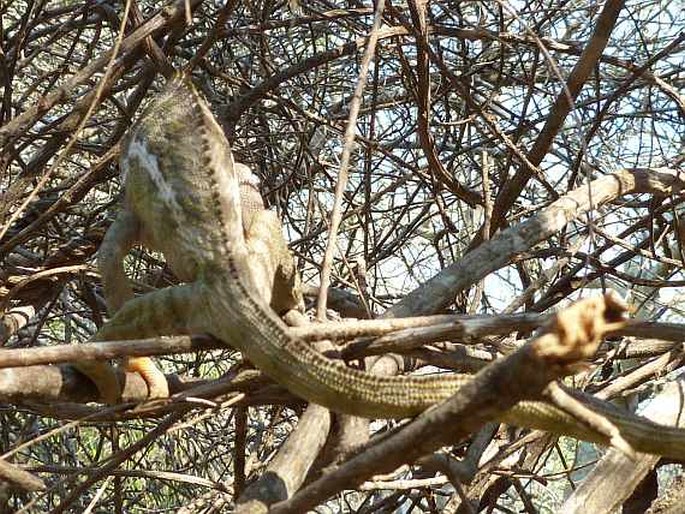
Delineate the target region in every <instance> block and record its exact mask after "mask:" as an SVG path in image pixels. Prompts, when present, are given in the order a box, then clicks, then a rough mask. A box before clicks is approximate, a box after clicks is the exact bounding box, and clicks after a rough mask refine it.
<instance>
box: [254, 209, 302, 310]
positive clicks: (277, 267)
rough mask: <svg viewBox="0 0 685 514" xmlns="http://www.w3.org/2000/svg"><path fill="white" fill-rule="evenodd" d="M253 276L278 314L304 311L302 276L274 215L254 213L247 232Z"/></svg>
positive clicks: (267, 212)
mask: <svg viewBox="0 0 685 514" xmlns="http://www.w3.org/2000/svg"><path fill="white" fill-rule="evenodd" d="M245 244H246V245H247V249H248V252H249V254H250V262H251V266H250V272H251V273H252V275H253V280H254V282H255V286H256V288H257V290H258V292H259V293H260V295H261V296H262V298H263V299H264V301H265V302H266V303H269V304H270V305H271V308H272V309H273V310H274V311H276V313H278V314H281V315H282V314H285V313H286V312H288V311H290V310H298V311H304V300H303V298H302V288H301V284H300V274H299V273H298V272H297V268H295V263H294V262H293V256H292V254H291V253H290V250H289V248H288V244H287V243H286V242H285V238H284V237H283V231H282V228H281V222H280V221H279V220H278V216H276V214H275V213H274V212H272V211H267V210H262V211H258V212H255V213H252V216H251V219H250V221H249V225H248V226H247V227H246V228H245Z"/></svg>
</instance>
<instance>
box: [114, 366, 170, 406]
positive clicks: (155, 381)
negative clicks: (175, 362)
mask: <svg viewBox="0 0 685 514" xmlns="http://www.w3.org/2000/svg"><path fill="white" fill-rule="evenodd" d="M124 368H125V369H126V371H133V372H135V373H138V374H139V375H140V376H141V377H143V380H145V383H146V384H147V389H148V398H151V399H154V398H168V397H169V385H168V384H167V381H166V376H164V373H162V371H161V370H160V369H159V368H158V367H157V366H156V365H155V363H154V362H153V361H152V359H150V358H149V357H131V358H129V359H126V361H125V362H124Z"/></svg>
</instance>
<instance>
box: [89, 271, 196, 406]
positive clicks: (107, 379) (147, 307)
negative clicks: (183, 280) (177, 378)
mask: <svg viewBox="0 0 685 514" xmlns="http://www.w3.org/2000/svg"><path fill="white" fill-rule="evenodd" d="M199 290H200V287H199V286H198V285H197V284H186V285H181V286H174V287H168V288H165V289H160V290H159V291H154V292H152V293H147V294H145V295H143V296H140V297H138V298H134V299H133V300H130V301H128V302H126V303H125V304H124V306H123V307H122V308H121V309H120V310H119V311H118V312H117V313H116V314H115V315H114V317H113V318H112V319H111V320H110V321H109V322H108V323H106V324H105V325H104V326H103V327H102V328H101V329H100V330H99V331H98V332H97V334H95V336H94V338H93V341H112V340H122V339H124V340H125V339H141V338H146V337H155V336H160V335H175V334H185V333H188V332H189V331H190V329H191V327H192V326H193V325H192V320H193V316H195V315H196V313H197V312H202V311H201V309H202V308H203V307H202V306H201V305H200V300H201V298H202V297H201V295H200V292H199ZM75 367H76V368H77V369H78V370H79V371H81V372H83V373H84V374H85V375H87V376H88V377H89V378H90V379H91V380H92V381H93V382H94V383H95V385H96V386H97V388H98V391H99V392H100V395H101V396H102V398H103V399H104V400H105V401H106V402H107V403H116V402H118V401H119V400H120V398H121V385H120V384H119V381H118V380H117V375H116V372H115V370H114V369H113V368H112V367H111V366H110V365H109V364H107V363H105V362H96V361H81V362H78V363H75ZM124 367H125V368H126V369H127V370H128V371H135V372H138V373H140V375H141V376H142V377H143V378H144V379H145V382H146V383H147V384H148V389H149V396H150V397H151V398H164V397H167V396H169V389H168V385H167V381H166V377H165V376H164V374H163V373H162V372H161V371H160V370H159V369H158V368H157V367H156V366H154V364H153V363H152V361H151V359H149V358H140V357H137V358H132V359H127V361H125V362H124ZM153 388H154V389H153Z"/></svg>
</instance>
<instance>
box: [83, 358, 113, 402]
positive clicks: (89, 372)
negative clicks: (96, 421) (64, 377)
mask: <svg viewBox="0 0 685 514" xmlns="http://www.w3.org/2000/svg"><path fill="white" fill-rule="evenodd" d="M74 367H75V368H76V369H77V370H78V371H79V372H80V373H82V374H84V375H85V376H87V377H88V378H89V379H90V381H91V382H93V383H94V384H95V386H96V387H97V388H98V392H99V393H100V397H101V399H102V401H103V402H105V403H107V404H109V405H115V404H117V403H119V402H120V401H121V384H120V383H119V378H118V377H117V372H116V370H115V369H114V368H113V367H112V366H110V365H109V364H107V363H106V362H101V361H81V362H76V363H74Z"/></svg>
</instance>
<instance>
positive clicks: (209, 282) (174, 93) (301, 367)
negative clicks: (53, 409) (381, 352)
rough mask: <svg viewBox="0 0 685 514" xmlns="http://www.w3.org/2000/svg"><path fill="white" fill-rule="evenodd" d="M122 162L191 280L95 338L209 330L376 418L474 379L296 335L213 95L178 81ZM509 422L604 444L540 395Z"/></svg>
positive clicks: (679, 446) (136, 214) (115, 273)
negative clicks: (361, 355) (319, 348)
mask: <svg viewBox="0 0 685 514" xmlns="http://www.w3.org/2000/svg"><path fill="white" fill-rule="evenodd" d="M122 167H123V171H124V173H125V174H126V189H127V193H126V197H127V206H128V207H127V210H126V213H127V214H124V216H132V217H133V218H134V219H135V225H136V227H142V228H137V229H136V237H135V238H133V239H135V240H141V241H143V242H145V243H146V244H149V245H150V246H152V247H154V248H156V249H158V250H160V251H161V252H163V253H164V255H165V256H166V259H167V261H168V262H169V265H170V266H171V268H172V270H173V271H174V273H176V274H177V275H178V277H179V278H180V279H181V280H184V281H185V282H187V283H186V284H185V285H180V286H175V287H170V288H167V289H162V290H159V291H156V292H153V293H149V294H146V295H143V296H141V297H139V298H136V299H133V300H130V301H128V302H126V303H125V304H123V305H122V303H123V300H125V298H117V299H113V300H112V305H113V306H114V307H115V308H114V309H112V310H113V311H116V315H115V316H114V317H113V319H112V320H111V321H110V322H109V323H107V324H106V325H105V326H104V327H103V328H102V329H101V330H100V331H99V332H98V334H97V335H96V339H98V340H105V339H126V338H138V337H148V336H154V335H161V334H175V333H179V332H205V333H210V334H212V335H214V336H216V337H217V338H219V339H220V340H222V341H225V342H226V343H228V344H230V345H231V346H234V347H236V348H238V349H239V350H241V351H242V352H243V353H244V354H245V355H246V356H247V357H248V358H249V359H250V361H251V362H252V363H253V364H255V366H257V367H258V368H259V369H261V370H262V371H263V372H264V373H266V374H267V375H269V376H270V377H272V378H273V379H274V380H276V381H278V382H279V383H281V384H282V385H283V386H285V387H286V388H288V389H289V390H290V391H291V392H293V393H294V394H296V395H298V396H300V397H302V398H305V399H307V400H309V401H312V402H315V403H318V404H321V405H323V406H325V407H328V408H330V409H332V410H334V411H337V412H344V413H348V414H354V415H360V416H365V417H370V418H403V417H410V416H414V415H416V414H418V413H420V412H422V411H423V410H425V409H426V408H428V407H430V406H431V405H433V404H435V403H436V402H439V401H441V400H444V399H446V398H448V397H449V396H451V395H452V394H454V393H455V391H456V390H457V389H458V388H459V387H461V386H463V385H464V384H465V383H466V382H467V381H469V380H470V378H469V377H468V375H455V374H441V375H426V376H409V377H407V376H399V377H380V376H375V375H371V374H369V373H365V372H362V371H359V370H354V369H350V368H348V367H346V366H344V365H343V364H342V363H339V362H336V361H332V360H330V359H327V358H326V357H324V356H322V355H321V354H319V353H318V352H316V351H315V350H313V349H312V348H311V347H310V346H309V345H308V344H306V343H305V342H303V341H301V340H298V339H296V338H293V337H291V336H290V335H289V333H288V331H287V327H286V326H285V324H284V323H283V322H282V321H281V319H280V318H279V317H278V316H277V315H276V314H275V313H274V310H273V309H272V308H270V306H269V304H270V303H271V306H274V307H275V308H276V309H278V310H285V309H288V308H292V307H295V306H297V305H298V304H299V302H300V299H299V296H298V294H297V292H296V291H297V284H296V275H297V273H296V272H295V270H294V269H293V268H292V258H291V257H290V254H289V252H288V250H287V246H286V244H285V242H284V240H283V236H282V233H281V230H280V226H279V224H278V221H277V220H276V219H275V218H273V217H272V215H270V214H268V215H267V214H254V213H252V214H251V216H256V217H255V218H254V220H253V221H248V220H244V219H243V217H244V216H245V213H243V212H241V207H240V194H239V190H240V184H239V175H238V172H237V169H238V166H237V165H236V164H235V163H234V162H233V158H232V155H231V151H230V147H229V144H228V142H227V141H226V139H225V137H224V134H223V132H222V130H221V128H220V127H219V125H218V124H217V123H216V121H215V120H214V117H213V116H212V114H211V112H210V111H209V108H208V107H207V104H206V102H205V101H204V100H203V99H202V98H200V97H199V95H198V94H197V93H196V92H195V90H194V88H193V87H192V86H191V85H190V84H189V83H188V82H187V81H183V80H174V81H172V82H170V84H169V85H168V86H167V88H166V90H165V91H164V92H163V93H162V94H161V95H160V96H159V97H158V98H157V99H156V100H155V101H154V102H153V104H152V105H151V106H150V107H149V108H148V109H147V110H146V112H145V113H144V115H143V117H142V118H141V120H140V121H139V122H138V123H137V124H136V126H135V127H134V128H133V129H132V131H131V135H130V137H129V139H128V141H127V143H126V145H125V147H124V149H123V154H122ZM262 212H266V211H262ZM262 218H263V219H266V220H267V221H266V222H265V224H266V225H267V228H268V230H266V231H263V230H252V229H251V224H253V223H255V222H256V221H255V220H260V219H262ZM268 220H271V221H268ZM245 221H248V223H247V224H245ZM117 223H118V222H117ZM115 225H116V224H115ZM117 230H120V229H119V228H117V227H116V226H115V232H116V231H117ZM124 232H125V231H124ZM253 238H254V240H253ZM131 239H132V238H130V237H121V236H116V237H113V236H112V237H108V238H107V240H106V242H105V248H104V250H105V252H104V253H106V254H109V257H103V258H102V262H104V263H105V264H106V266H105V268H107V269H103V279H104V281H105V283H107V282H109V283H110V284H111V285H113V284H115V283H121V282H125V281H126V277H125V276H124V273H123V267H122V264H121V260H122V258H123V255H124V254H125V253H126V251H127V250H128V247H129V246H130V244H128V243H126V244H123V245H122V244H121V241H129V240H131ZM112 241H117V243H116V244H113V243H112ZM108 245H111V246H108ZM274 273H275V274H276V278H275V279H274ZM272 285H273V287H274V294H273V296H274V297H279V298H278V301H276V302H274V301H273V300H272V298H271V296H272V291H271V287H272ZM122 296H125V297H129V296H130V293H126V295H122ZM109 297H110V293H108V299H109ZM79 366H80V368H81V369H84V367H83V366H81V365H79ZM102 367H103V365H100V368H99V369H98V370H96V371H95V372H93V373H90V372H89V371H92V370H86V371H87V372H88V374H89V376H91V378H93V379H94V380H95V381H96V383H97V384H98V387H99V388H100V391H101V393H102V394H103V396H105V397H106V398H108V399H110V400H115V399H116V397H117V396H118V395H119V391H118V390H115V391H111V390H109V388H110V386H112V385H113V384H112V383H111V381H109V380H108V379H106V378H105V379H103V378H102V376H103V373H102ZM105 374H106V372H105ZM585 402H586V404H587V405H588V406H589V407H590V408H592V409H594V410H596V411H599V412H601V413H602V414H604V415H605V416H607V417H608V418H610V419H611V420H612V422H613V423H614V424H616V425H617V426H618V427H619V429H620V431H621V435H622V436H623V437H624V438H625V439H626V440H627V441H628V442H629V443H630V444H631V445H633V447H634V448H635V449H636V450H639V451H645V452H652V453H658V454H662V455H668V456H671V457H675V458H685V431H682V430H678V429H673V428H667V427H660V426H658V425H655V424H652V423H650V422H648V421H646V420H643V419H641V418H638V417H635V416H632V415H630V414H627V413H621V412H619V411H617V410H615V409H613V408H611V406H609V405H606V404H603V403H596V402H589V400H585ZM588 402H589V403H588ZM501 420H502V421H505V422H509V423H512V424H516V425H520V426H525V427H532V428H540V429H543V430H548V431H551V432H555V433H561V434H568V435H572V436H575V437H579V438H582V439H587V440H593V441H599V442H604V443H606V439H604V438H603V437H602V436H600V435H598V434H597V433H595V432H594V431H593V430H591V429H589V428H587V427H585V426H584V425H583V424H581V423H579V422H578V421H576V420H574V419H573V418H571V417H569V416H568V415H566V414H564V413H563V412H561V411H559V410H558V409H556V408H555V407H553V406H551V405H549V404H546V403H542V402H521V403H519V404H518V405H516V406H515V407H514V408H512V409H511V410H510V411H508V412H507V413H506V414H505V415H504V416H503V417H502V419H501Z"/></svg>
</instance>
